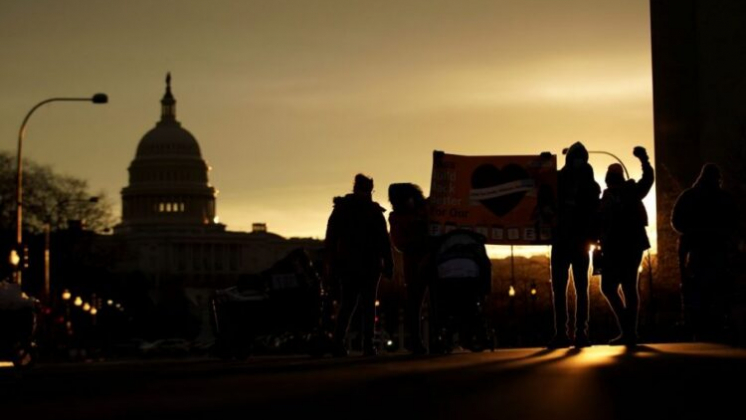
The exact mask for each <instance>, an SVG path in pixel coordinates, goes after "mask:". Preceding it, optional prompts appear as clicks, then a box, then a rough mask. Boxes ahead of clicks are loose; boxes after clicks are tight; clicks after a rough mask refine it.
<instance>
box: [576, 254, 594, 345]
mask: <svg viewBox="0 0 746 420" xmlns="http://www.w3.org/2000/svg"><path fill="white" fill-rule="evenodd" d="M589 266H590V257H589V256H588V251H587V250H586V249H585V248H584V247H583V248H580V249H577V250H575V255H573V258H572V275H573V283H574V284H575V296H576V301H575V345H576V346H578V347H587V346H589V345H590V341H589V340H588V315H589V310H590V308H589V304H588V268H589Z"/></svg>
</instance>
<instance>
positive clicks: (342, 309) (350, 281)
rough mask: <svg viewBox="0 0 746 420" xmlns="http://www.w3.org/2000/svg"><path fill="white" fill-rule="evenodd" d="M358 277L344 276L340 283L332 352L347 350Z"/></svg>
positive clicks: (358, 291)
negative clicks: (339, 300)
mask: <svg viewBox="0 0 746 420" xmlns="http://www.w3.org/2000/svg"><path fill="white" fill-rule="evenodd" d="M359 282H360V279H359V278H350V277H347V278H344V279H342V280H341V282H340V283H341V284H340V299H341V302H340V305H339V311H338V312H337V323H336V325H335V328H334V343H335V346H334V351H333V352H334V354H335V355H337V356H343V355H345V354H346V352H347V345H346V342H345V340H346V338H347V331H348V330H349V328H350V320H351V319H352V314H353V313H354V312H355V308H356V307H357V305H358V300H359V299H360V283H359Z"/></svg>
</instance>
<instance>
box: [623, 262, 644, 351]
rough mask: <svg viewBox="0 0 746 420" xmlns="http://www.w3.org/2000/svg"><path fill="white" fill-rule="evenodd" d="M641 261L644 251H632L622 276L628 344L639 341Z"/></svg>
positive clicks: (624, 327) (625, 328)
mask: <svg viewBox="0 0 746 420" xmlns="http://www.w3.org/2000/svg"><path fill="white" fill-rule="evenodd" d="M641 261H642V251H631V252H630V253H629V254H628V255H627V256H626V257H625V262H624V273H623V276H622V278H621V281H622V293H624V303H625V310H624V316H623V318H622V321H623V324H622V330H623V333H624V336H625V344H627V345H634V344H636V343H637V316H638V313H639V310H640V308H639V307H640V290H639V287H638V278H639V273H640V262H641Z"/></svg>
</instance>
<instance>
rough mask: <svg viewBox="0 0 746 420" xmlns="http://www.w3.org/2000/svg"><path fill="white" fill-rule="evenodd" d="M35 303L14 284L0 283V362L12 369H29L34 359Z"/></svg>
mask: <svg viewBox="0 0 746 420" xmlns="http://www.w3.org/2000/svg"><path fill="white" fill-rule="evenodd" d="M38 308H39V302H38V301H37V300H36V299H33V298H29V297H28V296H26V294H25V293H23V292H22V291H21V288H20V287H19V286H18V285H17V284H13V283H10V282H8V281H5V280H3V281H0V360H10V361H11V362H13V365H14V366H15V367H16V368H27V367H30V366H31V365H32V364H33V363H34V362H35V361H36V358H37V348H36V342H35V341H34V339H35V335H36V322H37V317H38Z"/></svg>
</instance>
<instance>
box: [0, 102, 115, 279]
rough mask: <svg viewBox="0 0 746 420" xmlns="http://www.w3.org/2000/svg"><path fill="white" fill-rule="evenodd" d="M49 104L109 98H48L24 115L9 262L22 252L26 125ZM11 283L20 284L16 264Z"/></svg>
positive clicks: (19, 144) (18, 265) (17, 166)
mask: <svg viewBox="0 0 746 420" xmlns="http://www.w3.org/2000/svg"><path fill="white" fill-rule="evenodd" d="M50 102H93V103H94V104H105V103H107V102H109V97H108V96H106V94H104V93H97V94H95V95H93V96H91V97H89V98H50V99H46V100H43V101H41V102H39V103H38V104H36V105H34V107H33V108H31V110H30V111H29V112H28V114H26V118H24V119H23V123H22V124H21V129H20V130H19V131H18V153H17V156H16V158H17V161H16V169H17V172H16V248H15V249H13V250H11V257H10V258H11V261H13V260H16V258H15V256H17V255H19V253H20V252H23V248H22V246H23V227H22V225H23V166H22V159H23V156H22V150H23V137H24V136H25V135H26V124H28V120H29V118H31V115H32V114H33V113H34V111H36V110H37V109H38V108H39V107H41V106H42V105H45V104H48V103H50ZM13 281H14V282H15V283H17V284H19V285H20V284H21V266H20V264H17V265H15V266H14V273H13Z"/></svg>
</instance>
